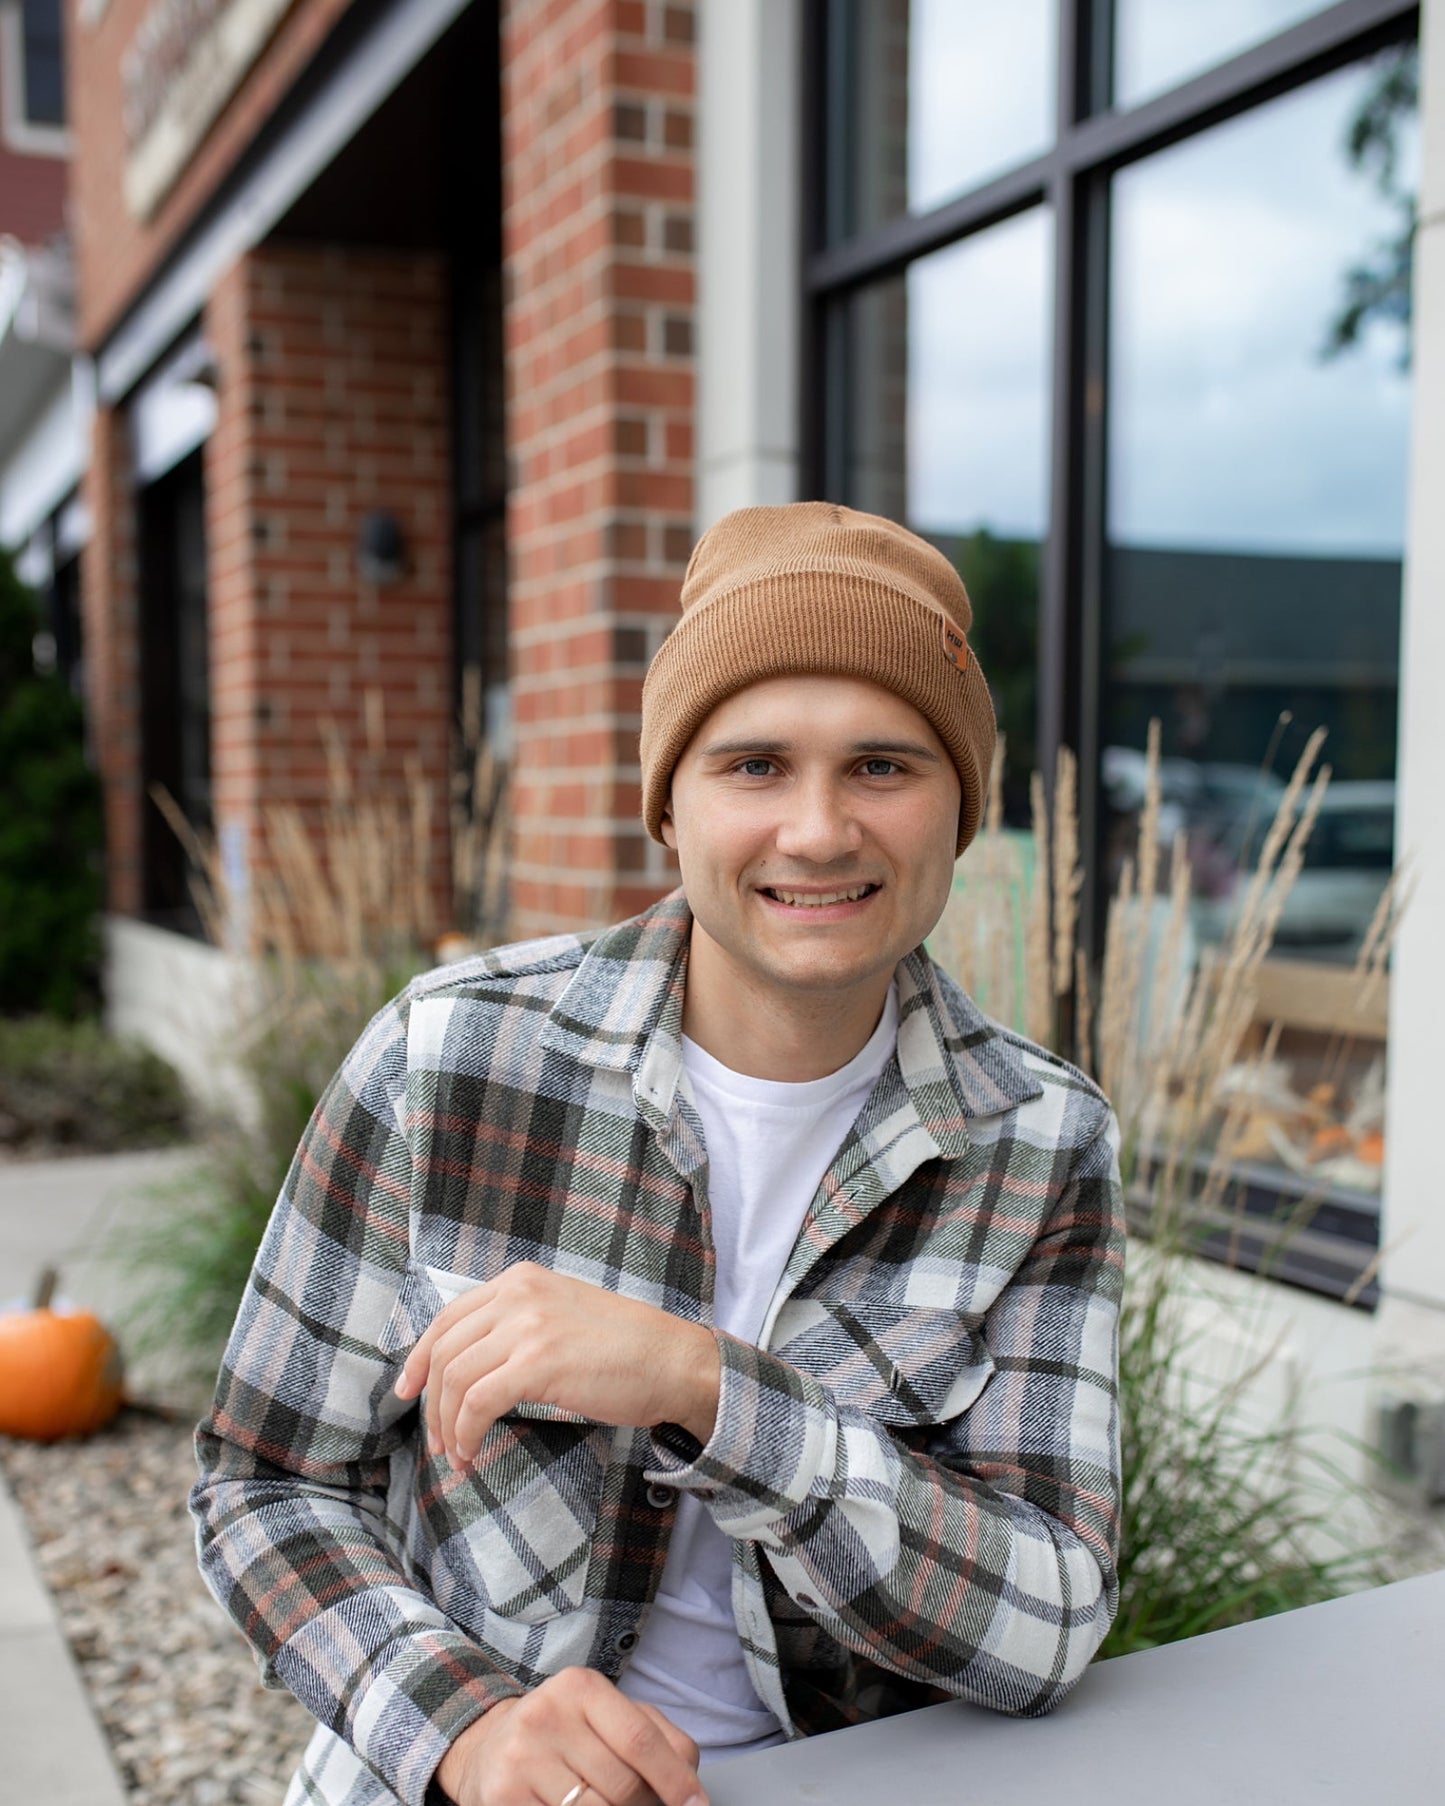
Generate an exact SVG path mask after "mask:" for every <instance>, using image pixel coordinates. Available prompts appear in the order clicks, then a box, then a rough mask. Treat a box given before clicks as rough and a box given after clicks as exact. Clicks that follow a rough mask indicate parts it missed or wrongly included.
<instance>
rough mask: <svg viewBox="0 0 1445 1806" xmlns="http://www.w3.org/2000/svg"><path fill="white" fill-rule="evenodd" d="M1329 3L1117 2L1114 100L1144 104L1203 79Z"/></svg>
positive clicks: (1298, 0) (1241, 0) (1312, 0)
mask: <svg viewBox="0 0 1445 1806" xmlns="http://www.w3.org/2000/svg"><path fill="white" fill-rule="evenodd" d="M1328 3H1329V0H1116V4H1115V8H1114V98H1115V101H1116V103H1117V104H1118V105H1120V106H1126V107H1132V106H1137V105H1138V103H1139V102H1140V101H1141V100H1148V99H1149V98H1150V97H1151V96H1152V95H1155V94H1160V93H1162V92H1163V91H1164V90H1165V89H1166V88H1173V87H1176V86H1177V85H1178V84H1179V83H1180V82H1183V81H1188V80H1189V78H1190V77H1191V76H1194V75H1201V74H1203V72H1204V71H1205V70H1206V69H1208V68H1210V67H1211V66H1212V65H1213V64H1215V63H1222V62H1223V61H1224V59H1225V58H1226V57H1231V56H1237V55H1239V53H1240V52H1241V51H1244V50H1249V49H1251V48H1252V47H1253V46H1254V45H1256V44H1261V43H1263V42H1264V40H1265V39H1266V38H1269V37H1273V36H1274V34H1275V33H1276V32H1280V31H1283V30H1285V28H1286V27H1287V26H1290V25H1297V24H1298V23H1299V22H1300V20H1301V19H1304V18H1308V16H1309V15H1310V14H1311V13H1317V12H1320V11H1321V10H1322V9H1323V8H1324V6H1326V5H1327V4H1328Z"/></svg>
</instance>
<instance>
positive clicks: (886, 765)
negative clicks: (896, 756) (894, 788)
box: [863, 759, 898, 778]
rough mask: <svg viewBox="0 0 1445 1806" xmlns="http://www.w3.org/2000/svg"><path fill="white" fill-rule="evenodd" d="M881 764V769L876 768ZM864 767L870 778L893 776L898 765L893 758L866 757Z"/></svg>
mask: <svg viewBox="0 0 1445 1806" xmlns="http://www.w3.org/2000/svg"><path fill="white" fill-rule="evenodd" d="M880 765H881V766H882V767H883V769H882V770H881V771H879V770H877V769H876V768H877V767H878V766H880ZM863 769H864V771H866V772H867V774H868V776H869V777H870V778H891V777H892V776H893V773H894V772H895V771H897V770H898V766H897V764H896V762H895V761H894V760H892V759H865V760H864V761H863Z"/></svg>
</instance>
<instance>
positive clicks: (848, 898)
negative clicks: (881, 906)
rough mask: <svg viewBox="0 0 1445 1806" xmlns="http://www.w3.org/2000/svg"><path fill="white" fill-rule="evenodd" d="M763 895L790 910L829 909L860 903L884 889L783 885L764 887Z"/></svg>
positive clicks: (874, 886)
mask: <svg viewBox="0 0 1445 1806" xmlns="http://www.w3.org/2000/svg"><path fill="white" fill-rule="evenodd" d="M761 888H762V894H763V895H764V896H765V897H769V898H771V899H772V901H773V902H774V903H786V904H787V905H788V907H789V908H790V909H827V908H828V907H829V906H830V905H833V904H837V903H859V902H861V901H862V900H863V899H864V898H865V897H871V896H872V895H873V893H874V891H876V890H879V889H881V888H882V887H881V886H880V885H877V884H854V885H850V886H849V887H847V888H846V889H843V888H841V887H840V888H837V889H834V890H787V889H784V888H783V886H782V885H772V884H769V885H764V886H762V887H761Z"/></svg>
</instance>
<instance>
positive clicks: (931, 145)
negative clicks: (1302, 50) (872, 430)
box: [908, 0, 1415, 555]
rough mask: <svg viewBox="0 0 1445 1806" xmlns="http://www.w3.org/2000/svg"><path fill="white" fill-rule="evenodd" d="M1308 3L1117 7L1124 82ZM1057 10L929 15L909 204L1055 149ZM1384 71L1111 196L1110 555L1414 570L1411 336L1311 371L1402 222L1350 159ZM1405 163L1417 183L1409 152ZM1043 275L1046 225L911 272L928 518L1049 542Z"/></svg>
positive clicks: (1228, 41)
mask: <svg viewBox="0 0 1445 1806" xmlns="http://www.w3.org/2000/svg"><path fill="white" fill-rule="evenodd" d="M1312 10H1315V8H1314V7H1312V6H1310V5H1308V4H1302V3H1301V0H1211V4H1210V5H1209V6H1208V7H1205V6H1202V5H1199V4H1198V3H1197V0H1190V4H1187V5H1186V4H1184V3H1183V0H1172V3H1171V0H1120V39H1119V42H1120V59H1121V69H1120V79H1121V83H1124V84H1125V85H1126V86H1127V88H1128V92H1129V93H1131V94H1135V95H1137V94H1140V93H1143V92H1146V91H1154V90H1157V89H1158V88H1159V87H1160V86H1164V85H1167V84H1168V82H1169V81H1171V80H1175V79H1179V78H1180V76H1181V75H1183V74H1187V73H1189V72H1191V71H1192V70H1193V69H1194V68H1197V67H1198V66H1199V65H1200V64H1201V63H1202V62H1204V61H1206V60H1208V58H1209V56H1210V55H1211V54H1212V53H1215V52H1216V51H1217V50H1218V47H1219V45H1220V44H1221V43H1223V44H1225V45H1226V46H1227V47H1229V48H1238V47H1240V45H1241V44H1243V43H1245V42H1248V41H1249V40H1250V38H1252V37H1258V36H1261V35H1263V33H1264V31H1266V30H1275V29H1279V28H1281V27H1282V26H1284V25H1287V24H1289V23H1291V22H1292V21H1293V20H1294V19H1296V18H1298V17H1299V16H1301V15H1302V14H1304V13H1305V12H1308V11H1312ZM1053 11H1054V8H1053V5H1052V4H1051V0H1009V4H1007V5H997V4H987V3H985V0H914V7H913V23H912V32H911V36H910V60H911V64H912V72H911V90H912V94H911V111H910V184H909V188H910V196H911V199H912V203H913V205H914V207H915V208H918V207H922V206H927V205H936V204H938V202H940V201H942V200H944V199H946V198H947V197H948V195H949V194H950V193H953V192H956V191H957V189H958V188H959V187H960V186H961V185H965V184H967V183H972V182H973V181H976V180H979V179H983V178H985V177H986V176H987V175H988V174H990V173H997V170H998V168H999V167H1000V166H1001V165H1002V164H1007V163H1008V162H1013V161H1017V160H1019V159H1020V158H1022V157H1027V156H1029V155H1032V154H1035V153H1036V152H1037V151H1038V149H1039V148H1040V145H1041V143H1042V142H1043V140H1044V136H1045V134H1046V132H1047V129H1048V124H1047V122H1048V119H1049V117H1050V114H1051V110H1052V94H1051V92H1049V91H1048V90H1049V88H1050V86H1051V73H1050V72H1051V69H1052V59H1053V54H1054V49H1053V44H1052V42H1051V40H1050V33H1051V30H1052V17H1053ZM1201 34H1203V35H1201ZM1369 79H1370V77H1369V74H1368V72H1367V71H1366V70H1363V69H1359V68H1357V69H1353V70H1345V71H1342V72H1341V73H1339V74H1338V75H1335V76H1332V77H1330V78H1328V79H1327V80H1325V81H1323V82H1318V83H1315V84H1313V85H1311V86H1310V87H1309V88H1308V89H1305V90H1303V91H1301V92H1298V93H1296V94H1293V95H1289V96H1286V97H1285V98H1284V99H1282V100H1279V101H1275V102H1273V103H1271V104H1270V105H1269V106H1267V107H1264V108H1261V109H1259V110H1257V111H1256V112H1254V113H1252V114H1250V115H1248V116H1246V117H1244V118H1242V119H1239V120H1236V121H1233V122H1232V123H1230V124H1229V125H1227V126H1224V127H1220V128H1218V129H1216V130H1213V131H1211V132H1209V133H1207V134H1205V135H1204V136H1202V137H1200V138H1198V139H1196V140H1194V141H1192V142H1189V143H1186V144H1183V145H1179V146H1177V147H1175V148H1174V149H1173V150H1171V151H1169V152H1167V153H1165V154H1164V155H1162V156H1159V157H1156V158H1153V159H1151V160H1150V161H1149V162H1148V163H1147V164H1142V165H1139V166H1137V167H1136V168H1134V169H1132V170H1126V171H1124V172H1123V173H1122V174H1121V175H1120V176H1119V178H1118V179H1117V180H1116V184H1115V191H1114V252H1113V255H1114V267H1113V277H1112V301H1113V322H1112V335H1111V345H1110V356H1111V364H1112V371H1113V388H1112V397H1111V402H1112V421H1111V444H1110V468H1109V485H1110V523H1109V524H1110V531H1111V534H1112V535H1113V537H1114V538H1115V539H1116V540H1118V541H1120V542H1123V543H1130V544H1152V545H1180V546H1195V547H1206V546H1207V547H1215V548H1221V549H1222V548H1232V549H1237V550H1255V551H1280V552H1294V553H1299V552H1317V553H1331V552H1333V553H1340V554H1349V553H1354V554H1382V555H1391V554H1398V552H1399V550H1400V546H1401V542H1402V536H1403V529H1404V509H1405V468H1406V449H1407V446H1406V441H1407V432H1408V419H1409V387H1410V385H1409V378H1408V376H1407V375H1406V374H1403V373H1402V372H1401V371H1400V370H1399V369H1398V368H1397V364H1398V356H1399V351H1400V342H1399V335H1398V333H1396V332H1394V331H1392V330H1390V329H1386V328H1381V329H1379V330H1377V331H1374V332H1372V333H1371V334H1370V335H1369V337H1368V338H1367V341H1366V343H1365V344H1364V346H1363V347H1362V348H1361V349H1359V350H1357V351H1355V352H1353V353H1351V354H1349V355H1347V356H1345V357H1343V358H1340V359H1337V360H1335V361H1332V362H1324V361H1322V360H1321V358H1320V356H1319V350H1320V346H1321V344H1322V343H1323V340H1324V338H1325V335H1326V331H1327V328H1328V325H1329V322H1330V319H1331V318H1332V316H1333V314H1334V312H1335V311H1336V309H1337V307H1338V303H1339V297H1340V293H1341V285H1342V280H1343V274H1344V272H1345V271H1346V270H1347V269H1348V268H1349V267H1350V265H1351V264H1353V263H1355V262H1358V261H1360V260H1361V259H1362V258H1365V257H1368V255H1369V254H1370V252H1371V250H1372V249H1373V247H1374V246H1376V244H1377V243H1378V242H1379V241H1380V240H1381V239H1382V238H1383V237H1384V236H1385V234H1386V233H1387V232H1388V231H1389V230H1390V229H1391V226H1392V224H1393V215H1392V213H1391V211H1390V209H1389V208H1388V206H1387V205H1386V204H1385V203H1384V202H1383V201H1382V200H1381V199H1380V197H1379V196H1378V195H1377V194H1376V192H1375V191H1374V189H1373V187H1372V185H1371V183H1370V182H1369V180H1368V179H1366V178H1365V177H1362V176H1361V175H1359V174H1357V173H1356V172H1354V171H1352V170H1350V169H1349V168H1348V166H1347V164H1346V161H1345V158H1344V155H1343V150H1342V146H1343V141H1344V135H1345V131H1346V128H1347V124H1348V121H1349V119H1350V117H1351V115H1352V114H1353V112H1354V110H1355V108H1356V107H1357V105H1358V103H1359V99H1360V97H1361V95H1362V93H1363V92H1364V90H1365V88H1366V86H1367V84H1368V82H1369ZM1406 152H1407V167H1408V164H1409V163H1410V162H1411V161H1412V160H1413V158H1414V155H1415V147H1414V145H1413V143H1412V144H1410V145H1407V146H1406ZM959 171H963V172H964V184H961V183H960V181H959V179H958V173H957V172H959ZM1050 266H1051V237H1050V222H1049V221H1048V220H1047V218H1046V216H1045V215H1043V214H1042V213H1040V214H1037V215H1033V216H1030V217H1026V218H1023V219H1017V220H1014V221H1011V222H1009V224H1007V225H1006V226H1003V227H1000V228H998V229H997V230H995V231H993V232H990V233H988V234H986V235H983V236H982V237H979V238H976V239H973V240H970V241H968V242H966V243H964V244H961V245H958V246H955V247H953V248H952V249H950V250H949V251H947V252H944V253H942V254H940V255H938V256H936V257H934V258H931V259H928V260H927V261H926V262H924V263H921V264H918V265H915V266H914V267H913V269H912V270H911V271H910V273H909V276H908V287H909V403H910V411H909V432H908V455H909V504H910V507H909V512H910V515H911V517H912V518H913V520H914V521H915V522H916V523H917V524H918V525H920V526H924V527H930V528H936V529H943V530H951V531H966V530H968V529H970V528H972V527H975V526H979V525H988V526H990V527H992V528H993V529H994V530H995V531H997V532H1000V533H1016V534H1027V535H1031V536H1032V535H1037V534H1039V533H1040V532H1041V531H1042V530H1043V528H1044V524H1045V498H1046V448H1047V402H1048V357H1049V308H1050V296H1051V287H1052V283H1051V267H1050Z"/></svg>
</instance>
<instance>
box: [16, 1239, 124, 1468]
mask: <svg viewBox="0 0 1445 1806" xmlns="http://www.w3.org/2000/svg"><path fill="white" fill-rule="evenodd" d="M54 1291H55V1273H54V1270H53V1269H50V1268H47V1269H46V1271H45V1273H43V1274H42V1275H41V1280H40V1286H39V1289H38V1291H37V1294H36V1299H35V1307H34V1309H33V1310H28V1311H6V1312H0V1434H3V1435H6V1436H23V1437H25V1438H26V1439H27V1440H29V1441H31V1442H55V1441H58V1440H59V1438H60V1437H62V1436H90V1435H93V1434H94V1432H95V1431H96V1430H103V1429H104V1428H105V1426H106V1425H107V1424H108V1423H109V1422H110V1421H111V1419H112V1418H113V1417H114V1416H115V1414H116V1412H117V1411H119V1409H120V1405H121V1360H120V1350H119V1348H118V1347H117V1346H116V1343H115V1338H114V1337H113V1336H112V1335H111V1333H110V1331H109V1330H108V1329H106V1327H105V1325H104V1324H103V1323H102V1322H101V1321H100V1319H99V1318H98V1317H96V1316H94V1315H92V1313H91V1312H90V1311H54V1310H52V1309H51V1308H50V1300H51V1297H52V1295H53V1294H54Z"/></svg>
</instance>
